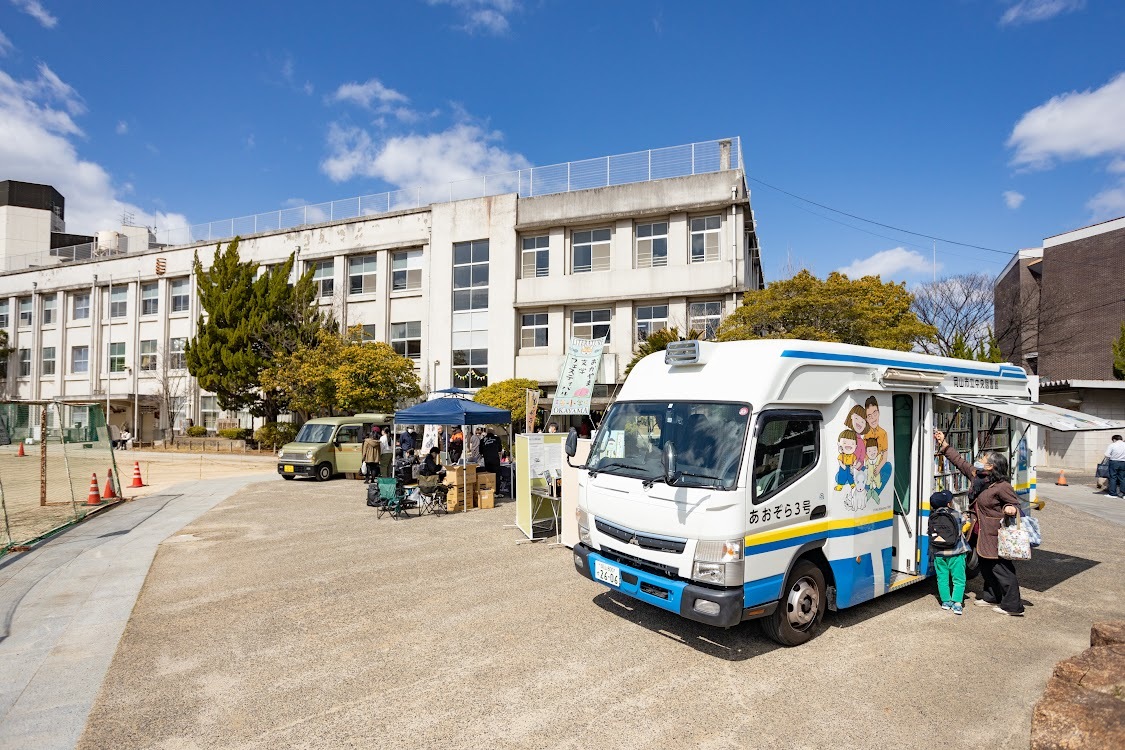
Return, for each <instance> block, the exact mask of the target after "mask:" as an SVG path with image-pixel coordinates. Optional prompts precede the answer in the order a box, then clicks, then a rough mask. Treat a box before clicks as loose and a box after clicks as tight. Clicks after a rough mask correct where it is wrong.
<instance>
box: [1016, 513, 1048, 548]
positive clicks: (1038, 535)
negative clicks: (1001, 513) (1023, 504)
mask: <svg viewBox="0 0 1125 750" xmlns="http://www.w3.org/2000/svg"><path fill="white" fill-rule="evenodd" d="M1020 515H1021V516H1022V517H1021V518H1020V523H1022V524H1023V527H1024V529H1026V530H1027V541H1028V543H1029V544H1031V546H1032V547H1038V546H1039V545H1040V544H1042V543H1043V534H1042V532H1040V531H1039V519H1038V518H1034V517H1033V516H1032V515H1031V514H1030V513H1028V514H1027V515H1024V514H1023V513H1022V511H1021V513H1020Z"/></svg>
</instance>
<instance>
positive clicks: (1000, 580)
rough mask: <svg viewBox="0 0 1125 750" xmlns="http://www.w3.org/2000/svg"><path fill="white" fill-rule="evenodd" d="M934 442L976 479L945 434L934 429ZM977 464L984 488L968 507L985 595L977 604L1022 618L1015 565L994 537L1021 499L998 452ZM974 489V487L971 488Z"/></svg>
mask: <svg viewBox="0 0 1125 750" xmlns="http://www.w3.org/2000/svg"><path fill="white" fill-rule="evenodd" d="M934 440H935V441H936V442H937V447H938V451H939V452H940V453H941V454H942V455H943V456H945V457H946V459H948V460H949V462H950V463H951V464H953V465H954V466H956V467H957V470H958V471H960V472H961V473H962V474H964V475H965V476H966V477H968V478H969V480H970V481H972V480H976V479H978V470H976V469H974V468H973V466H972V464H970V463H969V462H968V461H966V460H965V459H964V458H962V457H961V454H960V453H958V452H957V451H956V449H954V448H953V447H952V446H950V445H949V443H947V442H946V441H945V433H944V432H942V431H940V430H934ZM979 463H981V464H982V468H981V469H980V470H979V473H980V474H982V476H980V477H979V478H980V479H983V482H982V484H983V485H984V486H983V489H981V490H980V492H979V494H977V496H976V499H975V500H973V501H972V504H971V505H970V507H969V510H971V511H972V512H973V513H975V514H976V517H977V547H976V550H977V556H978V557H979V558H980V572H981V577H982V578H984V594H983V596H982V597H981V598H979V599H977V604H991V605H997V606H994V607H993V609H995V610H996V611H997V612H1003V613H1004V614H1007V615H1013V616H1016V617H1019V616H1022V615H1023V601H1022V600H1021V599H1020V585H1019V581H1018V580H1016V566H1015V564H1014V563H1013V562H1012V561H1011V560H1004V559H1002V558H1001V557H1000V555H999V552H998V549H999V546H1000V545H999V541H998V539H997V536H998V534H999V531H1000V525H1001V524H1002V523H1003V522H1004V517H1005V516H1016V515H1018V514H1019V512H1020V510H1019V508H1020V499H1019V496H1018V495H1017V494H1016V491H1015V489H1014V488H1013V487H1012V484H1011V482H1010V477H1009V476H1008V459H1007V458H1006V457H1005V456H1004V455H1002V454H1000V453H988V454H985V456H984V458H982V459H981V460H980V461H979ZM974 489H975V488H974Z"/></svg>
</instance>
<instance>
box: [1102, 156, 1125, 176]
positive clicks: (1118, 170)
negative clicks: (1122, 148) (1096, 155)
mask: <svg viewBox="0 0 1125 750" xmlns="http://www.w3.org/2000/svg"><path fill="white" fill-rule="evenodd" d="M1106 169H1108V170H1109V171H1110V172H1113V173H1114V174H1125V156H1119V157H1117V158H1116V159H1114V160H1113V161H1111V162H1110V163H1109V166H1108V167H1106Z"/></svg>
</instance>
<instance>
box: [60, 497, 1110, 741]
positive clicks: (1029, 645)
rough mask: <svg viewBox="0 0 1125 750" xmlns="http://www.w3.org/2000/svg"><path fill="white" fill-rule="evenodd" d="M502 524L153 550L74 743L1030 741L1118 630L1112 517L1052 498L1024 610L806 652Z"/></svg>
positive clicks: (907, 598)
mask: <svg viewBox="0 0 1125 750" xmlns="http://www.w3.org/2000/svg"><path fill="white" fill-rule="evenodd" d="M512 516H513V507H512V505H511V504H510V503H509V504H505V505H502V506H500V507H498V508H497V509H495V510H489V511H474V512H470V513H468V514H464V515H461V514H458V515H450V516H447V517H436V518H435V517H423V518H413V519H408V520H403V521H397V522H396V521H392V520H390V519H389V518H384V519H381V520H377V519H376V517H375V512H374V511H373V510H371V509H368V508H366V507H365V506H364V504H363V500H362V488H361V486H360V485H358V483H352V482H344V481H339V480H338V481H334V482H331V483H328V484H317V483H304V482H281V481H269V482H264V483H262V484H258V485H254V486H252V487H250V488H248V489H247V490H244V491H242V492H241V493H239V494H238V495H235V496H233V497H231V498H229V499H228V500H227V501H225V502H224V503H223V504H221V505H219V506H217V507H216V508H215V509H213V510H212V511H210V512H209V513H207V514H205V515H204V516H202V517H201V518H199V519H198V520H197V521H196V522H195V523H193V524H191V525H189V526H187V527H185V528H184V529H183V531H182V532H181V533H179V534H177V535H175V536H173V537H171V538H170V539H168V540H167V541H166V542H165V543H164V544H163V545H161V547H160V549H159V550H158V552H157V557H156V560H155V562H154V564H153V567H152V569H151V571H150V573H149V576H148V578H147V581H146V583H145V586H144V589H143V591H142V592H141V595H140V598H139V599H138V601H137V604H136V606H135V608H134V610H133V614H132V617H131V619H130V621H129V624H128V626H127V629H126V631H125V634H124V636H123V638H122V640H121V643H120V646H119V649H118V651H117V654H116V656H115V658H114V661H113V664H112V666H111V667H110V670H109V673H108V675H107V676H106V679H105V681H104V683H103V685H102V689H101V692H100V694H99V697H98V700H97V702H96V704H95V707H94V710H93V712H92V713H91V715H90V719H89V722H88V724H87V727H86V732H85V734H84V736H83V739H82V741H81V743H80V747H83V748H103V747H118V748H140V747H158V748H166V749H170V748H203V747H207V748H210V747H229V748H271V749H272V748H290V747H293V748H296V747H333V748H342V747H355V748H442V749H448V748H590V747H600V748H644V747H649V746H652V747H666V748H680V747H693V748H694V747H701V748H731V747H754V748H773V747H777V748H829V747H830V748H870V747H876V746H884V747H902V748H916V747H927V748H928V747H950V748H954V747H958V748H959V747H989V748H1026V747H1027V743H1028V737H1029V731H1030V730H1029V724H1030V715H1031V706H1032V704H1033V702H1034V701H1035V700H1036V699H1037V697H1038V696H1039V694H1040V692H1041V691H1042V689H1043V686H1044V684H1045V682H1046V680H1047V677H1048V675H1049V674H1050V671H1051V669H1052V667H1053V665H1054V664H1055V662H1056V661H1058V660H1059V659H1062V658H1065V657H1066V656H1069V655H1071V654H1074V653H1077V652H1079V651H1081V650H1082V649H1083V648H1084V647H1085V646H1086V645H1087V643H1088V637H1089V627H1090V623H1091V622H1092V621H1093V620H1095V619H1106V618H1125V598H1123V597H1122V596H1121V593H1122V584H1121V581H1122V580H1123V576H1125V542H1123V541H1122V535H1121V529H1120V527H1118V526H1116V525H1113V524H1110V523H1107V522H1106V521H1103V520H1100V519H1096V518H1094V517H1092V516H1088V515H1085V514H1083V513H1080V512H1078V511H1074V510H1071V509H1069V508H1067V507H1065V506H1062V505H1060V504H1057V503H1049V504H1048V506H1047V508H1046V510H1044V511H1043V513H1042V514H1041V516H1040V518H1041V520H1042V524H1043V530H1044V538H1045V540H1046V545H1045V547H1043V548H1041V549H1040V550H1038V551H1037V553H1036V558H1035V560H1033V561H1032V562H1030V563H1028V564H1026V565H1022V566H1020V577H1021V582H1022V584H1023V585H1024V596H1025V598H1026V599H1027V600H1028V601H1029V604H1030V606H1029V607H1028V614H1027V616H1026V617H1024V618H1022V619H1021V618H1010V617H1006V616H1003V615H998V614H995V613H993V612H992V611H991V610H990V609H985V608H979V607H973V606H969V607H968V608H967V610H968V611H967V612H966V613H965V615H964V616H963V617H956V616H954V615H952V614H950V613H947V612H943V611H942V610H940V609H939V608H938V606H937V602H936V601H935V598H934V596H933V595H932V587H933V583H932V582H927V583H924V584H920V585H917V586H913V587H909V588H907V589H905V590H903V591H901V592H898V593H896V594H893V595H890V596H887V597H883V598H881V599H879V600H876V601H874V602H870V603H868V604H865V605H862V606H860V607H857V608H854V609H851V610H846V611H844V612H839V613H829V615H828V617H827V618H826V625H827V629H826V631H825V632H824V633H822V634H821V635H820V636H819V637H818V638H816V639H815V640H814V641H812V642H811V643H809V644H806V645H805V646H802V647H799V648H796V649H783V648H779V647H777V646H776V645H775V644H773V643H772V642H770V641H768V640H766V639H765V638H764V637H763V636H762V635H761V634H760V633H759V631H758V629H757V627H755V626H754V625H752V624H744V625H743V626H740V627H737V628H734V629H731V630H725V631H724V630H714V629H711V628H708V627H705V626H702V625H697V624H694V623H691V622H687V621H684V620H681V619H679V618H677V617H675V616H672V615H669V614H666V613H664V612H662V611H660V610H657V609H654V608H650V607H647V606H645V605H641V604H636V603H634V602H632V601H631V600H629V599H627V598H624V597H621V596H618V595H615V594H613V593H610V592H608V591H607V590H606V589H604V588H603V587H601V586H599V585H597V584H594V583H592V582H590V581H587V580H585V579H583V578H581V577H579V576H578V575H577V574H576V573H575V572H574V571H573V565H572V562H571V554H570V552H569V551H568V550H566V549H565V548H547V547H546V546H543V545H541V544H540V545H520V546H517V545H516V544H515V542H516V541H517V539H519V538H520V534H519V532H518V531H516V530H514V529H505V528H503V525H504V524H505V523H507V522H510V521H511V520H512ZM977 586H979V582H977V583H975V584H970V590H974V589H975V587H977Z"/></svg>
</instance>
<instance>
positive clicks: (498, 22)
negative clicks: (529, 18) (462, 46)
mask: <svg viewBox="0 0 1125 750" xmlns="http://www.w3.org/2000/svg"><path fill="white" fill-rule="evenodd" d="M428 2H429V3H430V5H448V6H450V7H451V8H455V9H456V10H457V11H458V12H459V13H460V15H461V18H462V19H463V20H464V24H463V25H462V26H461V27H460V28H461V29H462V30H463V31H467V32H469V33H476V32H478V31H481V32H484V33H487V34H494V35H497V36H499V35H501V34H506V33H507V32H508V30H509V29H510V28H511V24H510V23H509V22H508V16H510V15H511V14H512V13H514V12H516V11H517V10H519V7H520V5H519V2H517V0H428Z"/></svg>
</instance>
